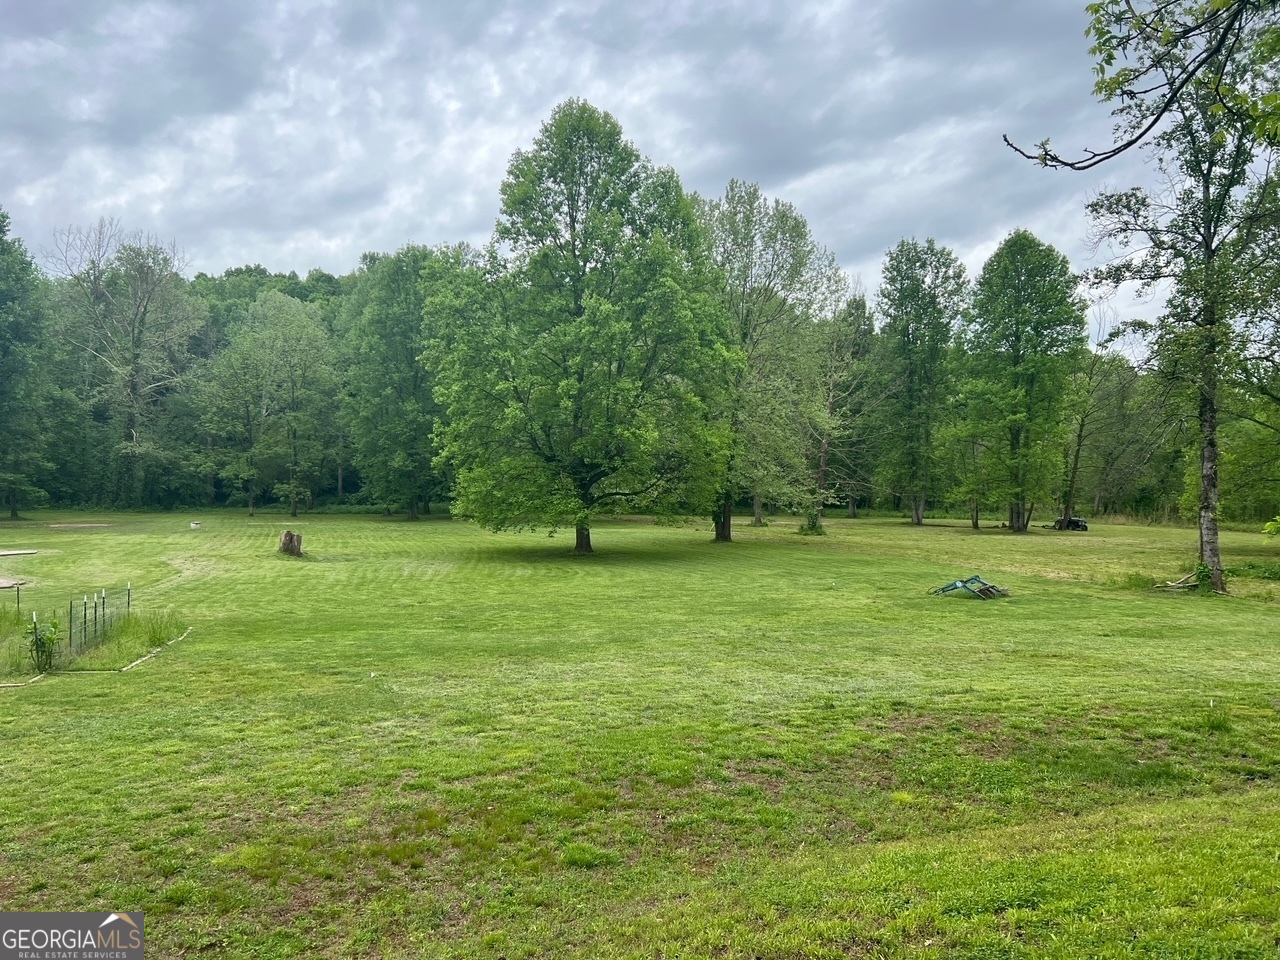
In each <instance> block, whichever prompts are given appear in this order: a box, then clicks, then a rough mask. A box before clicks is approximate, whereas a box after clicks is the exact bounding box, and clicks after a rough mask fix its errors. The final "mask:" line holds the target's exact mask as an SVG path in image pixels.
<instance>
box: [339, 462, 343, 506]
mask: <svg viewBox="0 0 1280 960" xmlns="http://www.w3.org/2000/svg"><path fill="white" fill-rule="evenodd" d="M338 499H339V500H341V499H342V461H341V460H339V461H338Z"/></svg>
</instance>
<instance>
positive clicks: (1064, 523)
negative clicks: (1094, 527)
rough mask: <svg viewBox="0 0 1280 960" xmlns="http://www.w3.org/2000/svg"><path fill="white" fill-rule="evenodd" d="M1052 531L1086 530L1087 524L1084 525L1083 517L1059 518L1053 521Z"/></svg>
mask: <svg viewBox="0 0 1280 960" xmlns="http://www.w3.org/2000/svg"><path fill="white" fill-rule="evenodd" d="M1053 529H1055V530H1088V529H1089V524H1087V523H1085V521H1084V517H1071V518H1067V517H1059V518H1058V519H1057V520H1055V521H1053Z"/></svg>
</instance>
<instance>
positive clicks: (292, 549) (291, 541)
mask: <svg viewBox="0 0 1280 960" xmlns="http://www.w3.org/2000/svg"><path fill="white" fill-rule="evenodd" d="M280 552H281V553H287V554H289V556H291V557H300V556H302V534H300V533H294V532H293V531H292V530H286V531H285V532H284V533H282V534H280Z"/></svg>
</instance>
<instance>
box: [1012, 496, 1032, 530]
mask: <svg viewBox="0 0 1280 960" xmlns="http://www.w3.org/2000/svg"><path fill="white" fill-rule="evenodd" d="M1030 520H1031V512H1030V511H1029V510H1028V509H1027V505H1026V503H1024V502H1023V501H1021V500H1011V501H1010V502H1009V529H1010V530H1012V531H1013V532H1014V533H1026V532H1027V526H1028V525H1029V523H1030Z"/></svg>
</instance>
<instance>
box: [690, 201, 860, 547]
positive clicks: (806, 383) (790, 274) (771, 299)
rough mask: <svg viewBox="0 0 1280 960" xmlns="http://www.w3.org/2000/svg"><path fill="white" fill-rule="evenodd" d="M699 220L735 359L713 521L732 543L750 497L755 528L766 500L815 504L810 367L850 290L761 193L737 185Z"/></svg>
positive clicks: (797, 225) (831, 262) (798, 227)
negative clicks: (740, 510)
mask: <svg viewBox="0 0 1280 960" xmlns="http://www.w3.org/2000/svg"><path fill="white" fill-rule="evenodd" d="M702 214H703V219H704V221H705V222H706V225H707V233H708V236H709V239H710V243H711V250H712V257H713V259H714V261H715V264H716V266H717V267H718V268H719V269H720V272H721V274H722V275H723V282H724V288H723V294H722V296H723V301H724V304H725V308H726V310H727V311H728V314H729V317H730V322H731V327H730V329H731V336H732V338H733V339H732V346H733V348H734V350H735V353H736V354H737V356H736V358H734V359H733V360H731V361H730V362H729V364H728V381H727V384H726V390H725V392H724V395H723V399H724V403H723V406H722V408H721V409H720V410H719V411H718V414H717V416H718V417H719V418H720V420H721V422H722V424H723V425H724V426H725V427H726V428H727V431H728V437H729V445H728V448H727V450H726V459H725V469H724V481H723V484H722V489H721V491H720V494H719V496H718V497H717V501H716V505H715V510H714V513H713V517H712V519H713V521H714V523H715V538H716V540H717V541H720V542H728V541H730V540H732V539H733V508H734V504H736V503H737V502H738V501H739V500H740V499H742V498H743V497H751V498H752V499H753V501H754V503H755V504H756V515H757V522H758V521H759V504H760V502H761V500H762V499H765V498H767V499H769V500H771V501H773V502H777V503H783V504H786V505H789V506H799V505H800V504H801V503H807V502H808V501H810V500H811V499H812V496H811V489H810V488H811V487H812V484H811V482H810V481H811V477H810V474H809V465H808V458H807V457H806V456H805V452H806V443H805V432H806V423H808V422H809V419H810V413H811V411H810V410H809V409H808V407H809V405H810V404H811V402H812V400H813V397H812V390H811V389H808V388H811V387H814V386H815V384H814V382H813V380H812V378H811V377H810V376H809V372H810V371H807V370H806V369H805V367H806V366H807V365H809V366H811V362H812V361H813V360H814V359H815V356H816V355H811V353H812V351H811V349H810V348H811V347H812V346H813V345H814V344H813V341H812V337H811V333H812V330H813V326H814V324H815V323H817V322H819V321H820V320H829V319H831V315H832V313H833V311H834V310H835V309H839V308H840V307H842V306H843V305H844V302H845V300H847V298H848V281H847V279H846V278H845V276H844V274H843V272H842V271H841V270H840V268H839V265H838V264H837V263H836V260H835V257H834V256H833V255H832V254H831V253H830V252H829V251H827V250H824V249H822V248H821V247H819V246H818V244H817V243H816V242H815V241H814V239H813V236H812V234H811V232H810V230H809V224H808V222H807V221H806V220H805V218H804V217H803V216H802V215H801V214H800V213H799V211H797V210H796V208H795V207H793V206H792V205H791V204H789V203H785V202H783V201H781V200H771V199H769V198H768V197H766V196H765V195H764V194H763V193H762V192H761V190H760V187H759V185H757V184H754V183H743V182H742V181H740V180H731V181H730V182H729V186H728V187H727V188H726V190H725V193H724V196H722V197H719V198H717V199H715V200H712V201H710V202H709V203H706V204H704V205H703V207H702ZM735 360H736V362H734V361H735Z"/></svg>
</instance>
